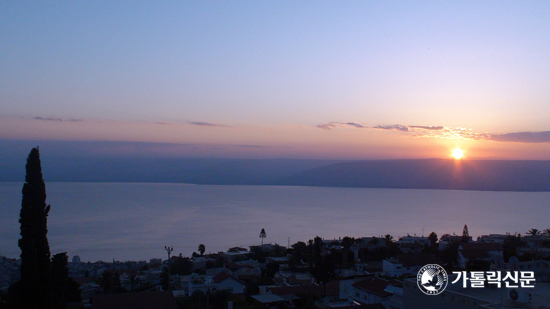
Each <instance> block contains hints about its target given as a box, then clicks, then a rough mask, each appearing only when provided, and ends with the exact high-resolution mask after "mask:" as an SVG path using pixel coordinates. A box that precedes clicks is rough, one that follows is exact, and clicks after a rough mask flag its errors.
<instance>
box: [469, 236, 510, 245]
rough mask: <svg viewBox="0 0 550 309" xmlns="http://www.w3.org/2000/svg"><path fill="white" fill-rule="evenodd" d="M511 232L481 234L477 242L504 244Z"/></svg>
mask: <svg viewBox="0 0 550 309" xmlns="http://www.w3.org/2000/svg"><path fill="white" fill-rule="evenodd" d="M510 236H511V235H510V234H489V235H481V236H479V237H478V238H477V242H496V243H499V244H504V241H505V240H506V238H508V237H510Z"/></svg>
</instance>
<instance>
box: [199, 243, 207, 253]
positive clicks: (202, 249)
mask: <svg viewBox="0 0 550 309" xmlns="http://www.w3.org/2000/svg"><path fill="white" fill-rule="evenodd" d="M198 250H199V253H200V254H201V255H204V252H205V251H206V247H205V246H204V245H203V244H200V245H199V249H198Z"/></svg>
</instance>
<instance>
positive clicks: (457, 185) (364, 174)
mask: <svg viewBox="0 0 550 309" xmlns="http://www.w3.org/2000/svg"><path fill="white" fill-rule="evenodd" d="M281 184H285V185H294V186H327V187H364V188H406V189H452V190H483V191H550V161H506V160H462V161H455V160H442V159H427V160H379V161H359V162H342V163H335V164H332V165H329V166H324V167H317V168H312V169H309V170H305V171H302V172H299V173H297V174H296V175H293V176H291V177H288V178H286V179H284V180H283V181H281Z"/></svg>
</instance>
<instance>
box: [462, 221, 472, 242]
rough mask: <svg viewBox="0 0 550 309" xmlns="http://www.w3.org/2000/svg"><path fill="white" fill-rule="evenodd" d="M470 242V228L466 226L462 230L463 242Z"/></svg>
mask: <svg viewBox="0 0 550 309" xmlns="http://www.w3.org/2000/svg"><path fill="white" fill-rule="evenodd" d="M469 240H470V233H469V232H468V226H467V225H466V224H464V228H463V229H462V239H461V240H460V241H461V242H468V241H469Z"/></svg>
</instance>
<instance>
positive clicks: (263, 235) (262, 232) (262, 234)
mask: <svg viewBox="0 0 550 309" xmlns="http://www.w3.org/2000/svg"><path fill="white" fill-rule="evenodd" d="M266 237H267V235H266V234H265V230H264V229H262V230H261V231H260V238H261V239H262V251H263V250H264V238H266Z"/></svg>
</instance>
